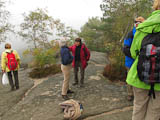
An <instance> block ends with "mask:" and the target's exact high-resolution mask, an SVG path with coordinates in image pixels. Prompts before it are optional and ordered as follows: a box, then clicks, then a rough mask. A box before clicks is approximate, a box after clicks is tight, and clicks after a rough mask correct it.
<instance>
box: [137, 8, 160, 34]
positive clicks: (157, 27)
mask: <svg viewBox="0 0 160 120" xmlns="http://www.w3.org/2000/svg"><path fill="white" fill-rule="evenodd" d="M136 30H140V31H142V32H145V33H153V32H155V33H156V32H160V10H156V11H154V12H152V14H151V16H150V17H149V18H148V19H147V20H145V21H144V22H143V23H141V24H139V25H138V27H137V28H136Z"/></svg>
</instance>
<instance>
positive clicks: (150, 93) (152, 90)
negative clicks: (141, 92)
mask: <svg viewBox="0 0 160 120" xmlns="http://www.w3.org/2000/svg"><path fill="white" fill-rule="evenodd" d="M152 95H153V99H155V98H156V95H155V91H154V83H152V84H151V88H150V90H149V93H148V96H150V97H151V96H152Z"/></svg>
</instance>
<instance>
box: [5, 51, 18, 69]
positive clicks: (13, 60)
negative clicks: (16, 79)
mask: <svg viewBox="0 0 160 120" xmlns="http://www.w3.org/2000/svg"><path fill="white" fill-rule="evenodd" d="M7 59H8V63H7V65H8V68H9V70H11V71H14V70H15V69H16V68H17V65H18V63H17V60H16V58H15V55H14V54H13V51H11V53H8V52H7Z"/></svg>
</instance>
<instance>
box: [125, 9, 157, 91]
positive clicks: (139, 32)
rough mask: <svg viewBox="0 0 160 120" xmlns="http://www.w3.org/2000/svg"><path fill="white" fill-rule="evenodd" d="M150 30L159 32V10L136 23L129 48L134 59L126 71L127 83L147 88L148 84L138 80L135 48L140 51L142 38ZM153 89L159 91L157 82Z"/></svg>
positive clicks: (148, 87)
mask: <svg viewBox="0 0 160 120" xmlns="http://www.w3.org/2000/svg"><path fill="white" fill-rule="evenodd" d="M152 32H154V33H156V32H160V10H156V11H154V12H153V13H152V14H151V16H150V17H149V18H148V19H147V20H145V21H144V22H143V23H141V24H139V25H138V27H137V29H136V33H135V36H134V39H133V42H132V45H131V49H130V51H131V55H132V57H133V58H134V59H135V61H134V63H133V64H132V67H131V69H130V70H129V72H128V75H127V83H128V84H129V85H131V86H134V87H137V88H142V89H147V90H149V89H150V85H148V84H146V83H144V82H142V81H140V80H139V78H138V74H137V64H138V56H137V55H136V53H137V50H138V51H140V48H141V43H142V40H143V38H144V37H145V36H146V35H148V34H149V33H152ZM154 89H155V90H156V91H160V84H158V83H157V84H155V86H154Z"/></svg>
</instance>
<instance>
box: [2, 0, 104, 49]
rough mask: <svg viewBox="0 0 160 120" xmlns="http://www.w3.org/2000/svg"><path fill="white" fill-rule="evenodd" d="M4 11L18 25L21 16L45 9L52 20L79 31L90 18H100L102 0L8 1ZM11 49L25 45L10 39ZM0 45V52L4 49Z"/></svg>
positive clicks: (17, 39) (15, 39)
mask: <svg viewBox="0 0 160 120" xmlns="http://www.w3.org/2000/svg"><path fill="white" fill-rule="evenodd" d="M10 1H11V3H10V4H9V5H8V4H7V7H6V9H7V10H9V11H10V13H11V17H10V21H11V23H12V24H14V25H18V24H20V23H21V22H22V21H23V17H22V14H23V13H24V12H25V13H29V11H33V10H35V9H37V8H47V10H48V14H49V15H50V16H52V17H53V18H54V19H60V20H61V22H62V23H64V24H65V25H67V26H71V27H72V28H74V29H77V30H79V29H80V27H82V26H83V25H84V24H85V23H86V22H87V21H88V18H91V17H96V16H98V17H101V16H102V11H101V10H100V4H101V3H102V0H10ZM9 42H10V43H11V44H12V48H13V49H20V48H23V46H24V45H25V43H24V42H22V40H20V39H19V38H13V37H11V39H10V41H9ZM3 46H4V44H1V46H0V49H1V51H2V50H3V49H4V47H3Z"/></svg>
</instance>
